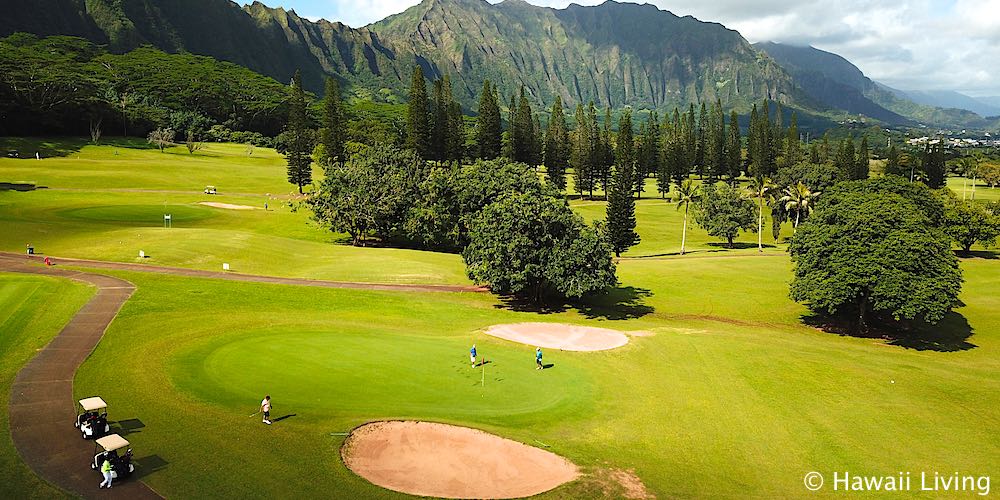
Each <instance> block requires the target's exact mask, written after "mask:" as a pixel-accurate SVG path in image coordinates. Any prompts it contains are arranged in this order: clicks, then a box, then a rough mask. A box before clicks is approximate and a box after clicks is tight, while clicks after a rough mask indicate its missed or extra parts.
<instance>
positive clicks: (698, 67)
mask: <svg viewBox="0 0 1000 500" xmlns="http://www.w3.org/2000/svg"><path fill="white" fill-rule="evenodd" d="M369 28H370V29H371V30H372V31H374V32H375V33H378V34H379V35H380V36H381V37H382V39H384V40H386V41H387V42H388V43H391V44H392V46H393V47H394V49H395V50H396V51H397V52H398V53H401V54H403V53H410V52H412V53H413V54H414V56H415V58H416V60H417V61H418V62H420V63H421V64H423V65H424V66H425V69H427V70H429V71H430V73H431V74H432V75H434V76H438V75H442V74H445V73H450V74H451V75H452V78H453V81H455V82H456V84H457V85H458V86H459V87H460V92H463V93H464V94H465V96H466V97H469V98H471V97H473V96H474V95H475V94H476V93H478V91H479V88H480V87H481V86H482V80H483V79H484V78H488V79H490V80H491V81H493V82H494V83H496V84H498V85H499V87H500V89H501V91H502V92H503V93H504V94H505V95H509V94H511V93H513V92H514V91H515V90H516V88H517V87H519V86H520V85H521V84H524V85H525V86H526V87H527V89H528V91H529V93H530V94H531V95H532V96H534V97H535V98H536V99H539V100H542V101H545V102H551V100H552V98H553V97H554V96H555V95H559V96H561V97H562V99H563V101H564V102H566V103H568V104H569V105H571V106H572V105H575V104H576V103H580V102H583V103H586V102H588V101H590V100H593V101H594V102H595V103H597V104H598V106H612V107H620V106H622V105H626V104H628V105H632V106H637V107H643V108H670V107H673V106H678V105H686V104H687V103H690V102H699V101H714V100H715V99H716V98H719V99H721V100H722V101H723V103H724V104H725V105H727V106H733V107H737V108H744V109H745V108H747V107H748V105H749V103H751V102H756V101H759V100H761V99H763V98H764V97H770V98H771V99H774V100H778V101H781V102H784V103H797V104H800V105H803V104H806V103H805V102H803V101H805V100H807V99H806V98H805V97H804V96H803V95H802V94H801V93H800V92H799V91H798V90H797V89H795V87H794V85H793V83H792V80H791V78H790V77H789V75H788V74H787V73H785V72H784V70H782V69H781V68H780V67H778V66H777V65H776V64H775V63H774V62H773V61H771V60H770V59H769V58H767V57H761V56H760V55H759V53H758V52H757V51H755V50H754V49H753V47H751V46H750V44H749V43H747V41H746V40H744V39H743V37H742V36H740V34H739V33H737V32H735V31H732V30H729V29H726V28H725V27H723V26H722V25H719V24H714V23H704V22H701V21H698V20H695V19H694V18H691V17H684V18H680V17H677V16H675V15H673V14H671V13H669V12H665V11H661V10H658V9H657V8H656V7H653V6H651V5H635V4H619V3H614V2H606V3H604V4H602V5H599V6H596V7H581V6H578V5H571V6H570V7H568V8H566V9H562V10H555V9H549V8H544V7H536V6H533V5H530V4H528V3H526V2H524V1H522V0H506V1H504V2H502V3H499V4H496V5H491V4H489V3H487V2H486V1H484V0H426V1H425V2H423V3H421V4H420V5H417V6H415V7H412V8H410V9H408V10H407V11H405V12H403V13H401V14H398V15H395V16H390V17H389V18H386V19H385V20H383V21H380V22H378V23H375V24H373V25H371V26H370V27H369Z"/></svg>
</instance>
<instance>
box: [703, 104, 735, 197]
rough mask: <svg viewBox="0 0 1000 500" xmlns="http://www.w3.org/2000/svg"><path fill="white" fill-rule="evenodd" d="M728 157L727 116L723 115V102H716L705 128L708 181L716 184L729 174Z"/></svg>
mask: <svg viewBox="0 0 1000 500" xmlns="http://www.w3.org/2000/svg"><path fill="white" fill-rule="evenodd" d="M727 160H728V158H727V156H726V115H725V114H723V113H722V101H719V100H716V101H715V104H714V105H713V106H712V111H711V113H710V114H709V116H708V125H707V126H706V128H705V168H704V170H705V172H706V173H707V174H708V181H709V182H715V181H716V180H718V179H721V178H722V176H723V175H726V173H728V170H729V169H728V168H727V165H728V163H729V162H728V161H727Z"/></svg>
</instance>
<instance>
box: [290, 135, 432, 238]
mask: <svg viewBox="0 0 1000 500" xmlns="http://www.w3.org/2000/svg"><path fill="white" fill-rule="evenodd" d="M421 178H422V161H421V160H420V158H419V157H417V155H416V153H415V152H414V151H412V150H405V151H404V150H399V149H396V148H394V147H392V146H385V145H383V146H375V147H373V148H368V147H365V149H364V150H362V151H359V152H357V153H355V154H352V155H351V156H350V158H349V159H348V160H347V162H345V163H344V164H343V166H342V167H340V168H336V169H330V170H329V171H328V172H327V175H326V177H325V178H324V179H323V182H322V183H321V184H320V188H319V190H318V191H317V192H316V193H315V194H314V195H313V196H311V197H309V199H307V200H306V203H307V205H308V206H309V208H310V209H311V210H312V212H313V218H314V219H315V220H316V221H317V222H319V223H321V224H323V225H326V226H328V227H329V228H330V230H332V231H337V232H344V233H347V234H348V235H350V236H351V243H352V244H353V245H355V246H365V244H366V241H367V237H368V236H369V235H375V236H377V237H379V238H380V239H382V240H383V241H384V240H387V239H389V238H392V237H393V236H395V235H397V234H400V233H402V231H403V225H404V223H405V221H406V219H405V217H406V214H407V210H408V209H409V207H410V206H411V205H412V203H413V200H414V199H416V198H417V197H418V186H419V182H420V179H421Z"/></svg>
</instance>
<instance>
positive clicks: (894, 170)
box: [882, 144, 909, 177]
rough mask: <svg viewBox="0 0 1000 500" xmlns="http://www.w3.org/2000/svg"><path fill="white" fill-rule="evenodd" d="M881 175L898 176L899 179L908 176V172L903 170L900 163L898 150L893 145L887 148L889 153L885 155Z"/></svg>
mask: <svg viewBox="0 0 1000 500" xmlns="http://www.w3.org/2000/svg"><path fill="white" fill-rule="evenodd" d="M882 173H883V174H892V175H898V176H900V177H905V176H907V175H909V171H908V170H907V169H905V168H904V166H903V164H902V162H901V161H900V155H899V148H897V147H896V145H895V144H893V145H891V146H889V152H888V153H886V161H885V167H883V169H882Z"/></svg>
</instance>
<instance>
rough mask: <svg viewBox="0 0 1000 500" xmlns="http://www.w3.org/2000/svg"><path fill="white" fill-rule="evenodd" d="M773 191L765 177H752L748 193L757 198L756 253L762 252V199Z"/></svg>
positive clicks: (768, 179)
mask: <svg viewBox="0 0 1000 500" xmlns="http://www.w3.org/2000/svg"><path fill="white" fill-rule="evenodd" d="M772 189H774V183H773V182H771V179H770V178H767V177H754V178H753V180H752V181H750V192H751V193H753V195H754V196H756V197H757V200H758V204H757V251H758V252H763V251H764V197H765V196H767V195H768V194H770V192H771V190H772Z"/></svg>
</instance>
